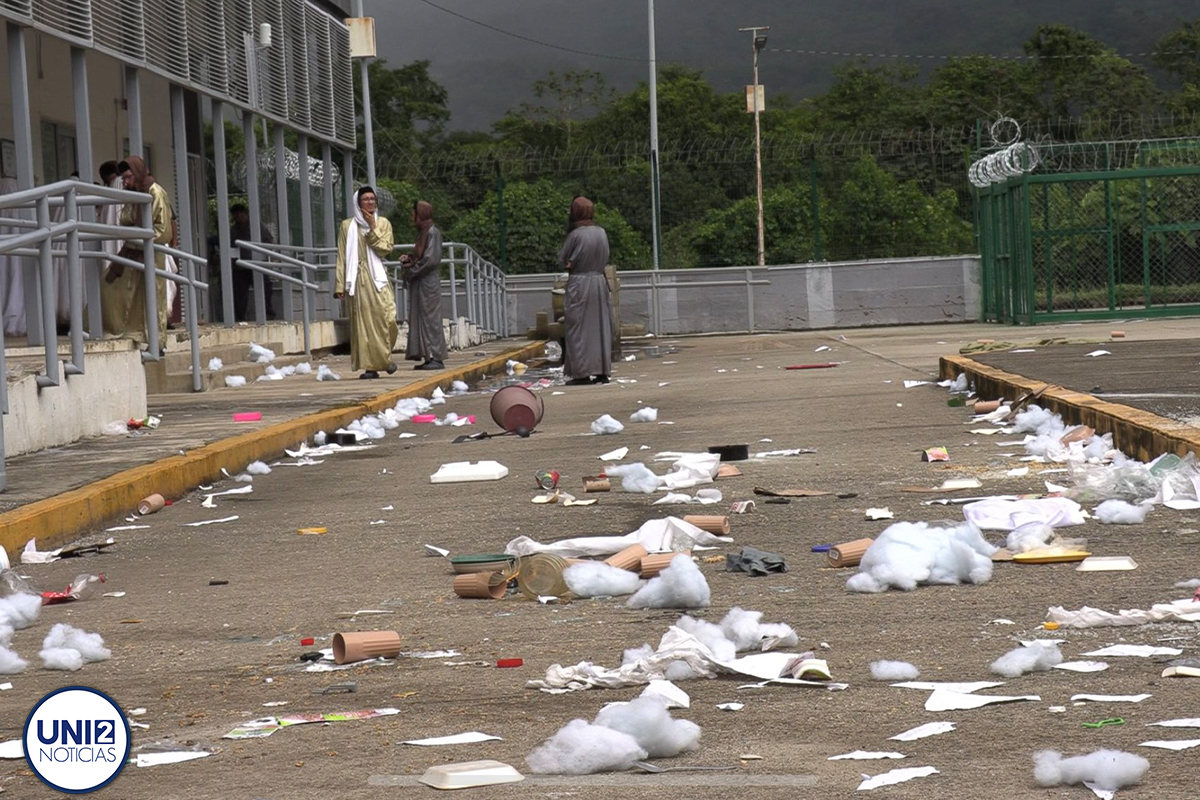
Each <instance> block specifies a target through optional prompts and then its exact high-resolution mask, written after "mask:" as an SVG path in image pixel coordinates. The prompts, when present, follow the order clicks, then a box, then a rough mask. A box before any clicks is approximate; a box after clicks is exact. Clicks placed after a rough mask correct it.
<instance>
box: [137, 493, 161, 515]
mask: <svg viewBox="0 0 1200 800" xmlns="http://www.w3.org/2000/svg"><path fill="white" fill-rule="evenodd" d="M166 504H167V501H166V499H165V498H164V497H163V496H162V495H161V494H152V495H148V496H146V497H143V498H142V499H141V500H139V501H138V504H137V510H138V513H139V514H141V515H142V516H143V517H144V516H147V515H149V514H153V513H154V512H156V511H161V510H162V508H163V506H165V505H166Z"/></svg>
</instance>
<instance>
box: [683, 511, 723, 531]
mask: <svg viewBox="0 0 1200 800" xmlns="http://www.w3.org/2000/svg"><path fill="white" fill-rule="evenodd" d="M683 521H684V522H688V523H691V524H692V525H695V526H696V527H697V528H699V529H700V530H702V531H708V532H709V533H711V534H713V535H714V536H728V535H729V517H705V516H700V515H699V514H693V515H689V516H686V517H684V518H683Z"/></svg>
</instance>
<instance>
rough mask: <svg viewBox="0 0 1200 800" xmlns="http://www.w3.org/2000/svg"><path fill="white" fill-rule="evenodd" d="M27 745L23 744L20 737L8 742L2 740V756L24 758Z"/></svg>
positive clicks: (0, 752) (0, 751) (0, 753)
mask: <svg viewBox="0 0 1200 800" xmlns="http://www.w3.org/2000/svg"><path fill="white" fill-rule="evenodd" d="M24 757H25V745H23V744H21V740H20V739H9V740H8V741H7V742H0V758H24Z"/></svg>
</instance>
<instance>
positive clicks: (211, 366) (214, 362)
mask: <svg viewBox="0 0 1200 800" xmlns="http://www.w3.org/2000/svg"><path fill="white" fill-rule="evenodd" d="M223 366H225V362H224V361H222V360H221V359H219V358H217V357H216V356H213V357H212V358H210V359H209V360H208V371H209V372H216V371H218V370H219V369H221V367H223Z"/></svg>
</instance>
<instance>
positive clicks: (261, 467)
mask: <svg viewBox="0 0 1200 800" xmlns="http://www.w3.org/2000/svg"><path fill="white" fill-rule="evenodd" d="M246 472H249V473H250V474H251V475H270V474H271V468H270V467H268V466H267V465H266V462H264V461H251V462H250V463H249V464H247V465H246Z"/></svg>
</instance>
